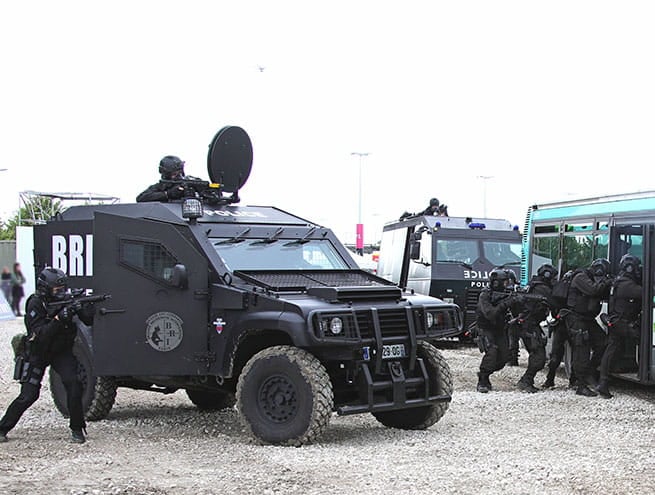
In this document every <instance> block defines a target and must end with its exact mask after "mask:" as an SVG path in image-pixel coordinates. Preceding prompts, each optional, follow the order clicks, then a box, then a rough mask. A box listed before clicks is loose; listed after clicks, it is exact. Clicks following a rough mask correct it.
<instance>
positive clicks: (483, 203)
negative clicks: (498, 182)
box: [478, 175, 494, 218]
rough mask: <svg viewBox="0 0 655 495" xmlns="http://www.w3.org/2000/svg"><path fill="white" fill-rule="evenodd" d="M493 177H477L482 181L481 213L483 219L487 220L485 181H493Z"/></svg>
mask: <svg viewBox="0 0 655 495" xmlns="http://www.w3.org/2000/svg"><path fill="white" fill-rule="evenodd" d="M493 178H494V176H493V175H478V179H482V211H483V214H482V216H483V218H487V181H488V180H489V179H493Z"/></svg>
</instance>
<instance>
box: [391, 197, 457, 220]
mask: <svg viewBox="0 0 655 495" xmlns="http://www.w3.org/2000/svg"><path fill="white" fill-rule="evenodd" d="M420 214H421V215H428V216H437V217H447V216H448V206H446V205H444V204H440V203H439V200H438V199H437V198H432V199H431V200H430V204H428V207H427V208H426V209H425V210H423V211H422V212H421V213H420ZM401 220H402V218H401Z"/></svg>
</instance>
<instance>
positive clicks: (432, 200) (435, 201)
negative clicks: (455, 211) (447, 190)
mask: <svg viewBox="0 0 655 495" xmlns="http://www.w3.org/2000/svg"><path fill="white" fill-rule="evenodd" d="M430 206H439V200H438V199H437V198H432V199H431V200H430Z"/></svg>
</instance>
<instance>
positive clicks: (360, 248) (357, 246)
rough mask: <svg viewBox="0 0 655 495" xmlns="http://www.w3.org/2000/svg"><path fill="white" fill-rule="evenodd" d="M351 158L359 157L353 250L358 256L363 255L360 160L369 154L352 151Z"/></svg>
mask: <svg viewBox="0 0 655 495" xmlns="http://www.w3.org/2000/svg"><path fill="white" fill-rule="evenodd" d="M350 155H351V156H353V155H354V156H358V157H359V196H358V198H359V200H358V203H359V207H358V210H357V227H356V240H355V249H356V251H357V254H359V255H360V256H361V255H363V254H364V224H363V223H362V160H363V158H364V157H365V156H368V155H369V153H359V152H356V151H353V152H352V153H351V154H350Z"/></svg>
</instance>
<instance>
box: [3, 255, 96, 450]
mask: <svg viewBox="0 0 655 495" xmlns="http://www.w3.org/2000/svg"><path fill="white" fill-rule="evenodd" d="M67 297H68V285H67V279H66V275H65V274H64V272H62V271H61V270H57V269H55V268H45V269H44V270H43V271H41V273H40V274H39V277H38V279H37V281H36V293H35V294H33V295H32V296H30V297H29V298H28V300H27V302H26V303H25V327H26V328H27V337H26V343H25V346H26V350H25V352H24V354H23V356H21V357H22V358H23V360H24V362H23V364H22V366H21V369H20V370H18V375H19V380H20V383H21V388H20V394H19V395H18V397H16V399H14V401H13V402H12V403H11V404H9V407H8V408H7V412H6V413H5V415H4V417H3V418H2V419H1V420H0V442H6V441H7V433H8V432H9V431H10V430H11V429H12V428H13V427H14V426H16V424H17V423H18V421H19V419H20V418H21V416H22V415H23V413H24V412H25V411H26V410H27V409H28V408H29V407H30V406H31V405H32V404H33V403H34V402H36V400H37V399H38V398H39V392H40V389H41V381H42V380H43V375H44V373H45V370H46V368H47V367H48V366H52V368H53V369H54V370H55V371H56V372H57V373H58V374H59V376H60V377H61V380H62V382H63V385H64V387H65V389H66V399H67V403H68V411H69V413H70V423H69V426H70V429H71V433H72V441H73V442H75V443H84V442H85V428H86V423H85V421H84V413H83V408H82V391H83V387H82V383H81V382H80V380H79V378H78V375H77V369H78V361H77V358H76V357H75V356H74V355H73V342H74V340H75V336H76V334H77V326H76V325H75V323H74V322H73V317H74V314H77V315H78V317H79V318H80V319H81V320H82V321H83V322H84V323H86V324H89V325H90V324H91V323H92V320H93V311H94V309H93V306H92V305H89V304H85V305H83V306H81V307H76V306H71V305H63V307H60V308H59V309H57V310H53V309H51V308H49V307H48V304H49V303H53V302H57V301H64V300H66V298H67Z"/></svg>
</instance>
